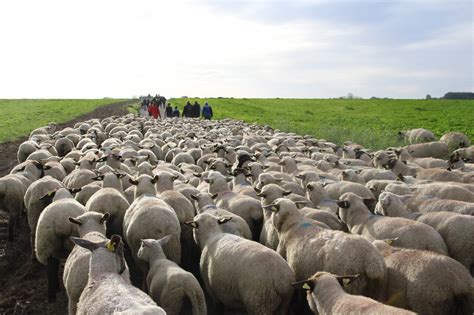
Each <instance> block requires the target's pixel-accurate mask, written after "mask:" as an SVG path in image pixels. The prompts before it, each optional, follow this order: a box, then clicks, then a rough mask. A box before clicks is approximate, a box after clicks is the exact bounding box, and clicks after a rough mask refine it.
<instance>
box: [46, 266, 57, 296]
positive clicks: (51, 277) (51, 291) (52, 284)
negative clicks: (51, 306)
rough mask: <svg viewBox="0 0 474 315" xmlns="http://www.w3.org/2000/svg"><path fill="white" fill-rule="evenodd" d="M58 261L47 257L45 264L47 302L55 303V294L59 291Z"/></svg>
mask: <svg viewBox="0 0 474 315" xmlns="http://www.w3.org/2000/svg"><path fill="white" fill-rule="evenodd" d="M58 271H59V260H57V259H55V258H53V257H49V258H48V261H47V263H46V277H47V279H48V302H49V303H53V302H55V301H56V292H58V291H59V280H58Z"/></svg>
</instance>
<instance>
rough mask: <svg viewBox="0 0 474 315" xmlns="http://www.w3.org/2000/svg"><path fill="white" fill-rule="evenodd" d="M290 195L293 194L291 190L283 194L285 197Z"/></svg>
mask: <svg viewBox="0 0 474 315" xmlns="http://www.w3.org/2000/svg"><path fill="white" fill-rule="evenodd" d="M290 194H291V190H285V191H284V192H283V196H288V195H290Z"/></svg>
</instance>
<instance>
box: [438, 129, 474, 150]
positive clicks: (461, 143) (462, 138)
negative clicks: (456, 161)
mask: <svg viewBox="0 0 474 315" xmlns="http://www.w3.org/2000/svg"><path fill="white" fill-rule="evenodd" d="M439 141H441V142H444V143H446V144H447V145H448V147H449V149H450V150H451V151H454V150H456V149H459V148H467V147H469V146H470V145H471V141H470V140H469V138H468V137H467V136H466V135H465V134H463V133H462V132H448V133H446V134H444V135H443V136H442V137H441V138H440V139H439Z"/></svg>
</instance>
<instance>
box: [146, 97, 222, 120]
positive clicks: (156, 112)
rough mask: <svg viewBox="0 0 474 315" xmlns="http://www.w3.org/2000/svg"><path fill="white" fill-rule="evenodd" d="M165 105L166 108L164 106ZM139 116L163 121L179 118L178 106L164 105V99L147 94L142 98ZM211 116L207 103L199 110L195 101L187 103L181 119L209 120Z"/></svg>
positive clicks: (199, 106)
mask: <svg viewBox="0 0 474 315" xmlns="http://www.w3.org/2000/svg"><path fill="white" fill-rule="evenodd" d="M165 104H166V106H165ZM140 114H141V115H142V116H146V115H149V116H151V117H153V118H155V119H164V118H167V117H168V118H172V117H178V118H179V117H180V112H179V109H178V106H175V107H174V108H173V107H172V106H171V103H170V102H168V103H166V98H165V97H163V96H160V95H159V94H157V95H156V96H155V97H151V96H150V95H149V94H148V96H147V97H144V98H142V102H141V107H140ZM212 116H213V112H212V107H211V106H210V105H209V103H208V102H205V103H204V106H203V107H202V110H201V105H199V103H198V102H197V101H195V102H194V104H191V103H190V102H189V101H187V102H186V105H185V106H184V108H183V116H182V117H183V118H199V117H202V118H204V119H211V118H212Z"/></svg>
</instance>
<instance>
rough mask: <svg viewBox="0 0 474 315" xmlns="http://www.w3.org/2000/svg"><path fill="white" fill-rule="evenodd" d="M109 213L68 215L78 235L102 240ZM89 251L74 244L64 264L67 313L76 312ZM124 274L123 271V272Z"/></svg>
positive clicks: (87, 270)
mask: <svg viewBox="0 0 474 315" xmlns="http://www.w3.org/2000/svg"><path fill="white" fill-rule="evenodd" d="M108 217H109V214H108V213H105V214H101V213H97V212H86V213H84V214H81V215H80V216H78V217H76V218H72V217H69V222H71V224H76V225H77V229H78V234H79V237H81V238H84V239H87V240H88V241H91V242H99V241H104V240H106V239H107V238H106V237H105V222H106V220H107V219H108ZM89 262H90V251H88V250H86V249H85V248H82V247H80V246H74V248H73V250H72V251H71V253H70V254H69V256H68V258H67V260H66V263H65V265H64V273H63V283H64V287H65V289H66V294H67V296H68V310H69V314H70V315H73V314H76V309H77V302H79V298H80V296H81V293H82V291H83V290H84V288H85V286H86V284H87V280H88V274H89ZM124 274H125V273H124ZM126 274H127V275H128V273H126Z"/></svg>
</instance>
